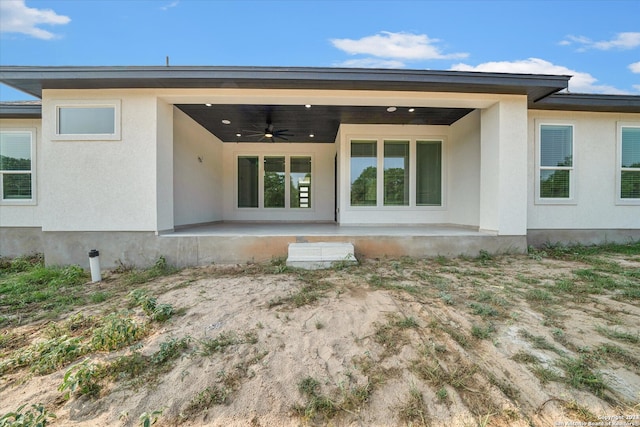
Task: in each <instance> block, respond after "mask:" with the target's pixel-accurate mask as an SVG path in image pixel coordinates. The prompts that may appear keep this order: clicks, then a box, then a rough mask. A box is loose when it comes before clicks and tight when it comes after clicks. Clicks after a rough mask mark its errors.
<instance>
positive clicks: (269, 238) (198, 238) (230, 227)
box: [158, 222, 526, 265]
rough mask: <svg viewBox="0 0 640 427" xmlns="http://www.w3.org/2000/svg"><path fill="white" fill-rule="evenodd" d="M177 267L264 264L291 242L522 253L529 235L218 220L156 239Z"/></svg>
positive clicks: (380, 249) (367, 254) (371, 250)
mask: <svg viewBox="0 0 640 427" xmlns="http://www.w3.org/2000/svg"><path fill="white" fill-rule="evenodd" d="M158 241H159V243H160V246H162V247H163V248H165V249H166V252H165V253H172V254H173V257H175V258H174V261H175V262H176V263H177V264H178V265H204V264H211V263H222V264H224V263H242V262H247V260H249V261H252V262H263V261H268V260H270V259H273V258H278V257H285V256H286V255H287V249H288V245H289V243H306V242H309V243H313V242H343V243H352V244H353V245H354V247H355V253H356V256H357V257H359V258H384V257H388V258H397V257H402V256H411V257H418V258H424V257H436V256H439V255H442V256H458V255H465V256H477V255H478V254H479V252H480V250H486V251H488V252H491V253H502V252H524V251H525V250H526V237H525V236H498V235H497V234H496V233H492V232H482V231H478V229H477V228H476V229H474V228H471V227H464V226H456V225H450V224H429V225H423V224H421V225H338V224H336V223H274V222H269V223H265V222H219V223H211V224H205V225H197V226H193V227H182V228H179V229H177V230H175V231H174V232H170V233H164V234H161V235H160V236H159V238H158Z"/></svg>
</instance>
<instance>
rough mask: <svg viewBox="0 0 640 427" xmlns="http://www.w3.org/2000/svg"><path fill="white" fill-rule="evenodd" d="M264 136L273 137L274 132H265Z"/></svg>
mask: <svg viewBox="0 0 640 427" xmlns="http://www.w3.org/2000/svg"><path fill="white" fill-rule="evenodd" d="M264 137H265V138H273V134H272V133H269V132H267V133H265V134H264Z"/></svg>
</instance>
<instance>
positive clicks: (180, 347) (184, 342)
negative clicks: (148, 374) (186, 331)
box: [151, 337, 191, 365]
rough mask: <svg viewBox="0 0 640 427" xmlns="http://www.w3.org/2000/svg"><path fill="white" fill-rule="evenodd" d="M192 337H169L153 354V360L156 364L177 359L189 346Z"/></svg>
mask: <svg viewBox="0 0 640 427" xmlns="http://www.w3.org/2000/svg"><path fill="white" fill-rule="evenodd" d="M190 341H191V338H190V337H184V338H180V339H177V338H169V339H168V340H166V341H164V342H162V343H160V349H159V350H158V351H157V352H155V353H154V354H153V356H152V357H151V362H153V363H154V364H156V365H162V364H165V363H167V362H169V361H171V360H174V359H177V358H178V357H180V356H181V355H182V353H183V352H184V351H185V350H187V349H188V348H189V342H190Z"/></svg>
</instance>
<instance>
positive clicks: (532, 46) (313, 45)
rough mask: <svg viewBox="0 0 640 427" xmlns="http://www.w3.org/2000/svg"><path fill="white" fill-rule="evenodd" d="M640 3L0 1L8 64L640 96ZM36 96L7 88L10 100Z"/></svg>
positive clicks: (3, 57)
mask: <svg viewBox="0 0 640 427" xmlns="http://www.w3.org/2000/svg"><path fill="white" fill-rule="evenodd" d="M639 17H640V1H638V0H622V1H616V0H609V1H597V0H592V1H579V0H572V1H552V0H548V1H507V0H502V1H480V0H478V1H462V0H459V1H426V0H423V1H419V0H414V1H402V0H396V1H382V0H380V1H378V0H355V1H339V0H323V1H305V0H285V1H268V0H255V1H242V0H238V1H222V0H0V65H52V66H57V65H164V64H165V58H166V56H169V58H170V64H171V65H246V66H311V67H365V68H366V67H378V68H408V69H433V70H469V71H492V72H522V73H542V74H570V75H573V76H574V77H573V78H572V79H571V81H570V83H569V90H570V91H571V92H579V93H611V94H636V95H640V18H639ZM18 99H30V97H29V96H28V95H26V94H23V93H21V92H18V91H15V90H13V89H11V88H8V87H7V86H0V100H3V101H8V100H18Z"/></svg>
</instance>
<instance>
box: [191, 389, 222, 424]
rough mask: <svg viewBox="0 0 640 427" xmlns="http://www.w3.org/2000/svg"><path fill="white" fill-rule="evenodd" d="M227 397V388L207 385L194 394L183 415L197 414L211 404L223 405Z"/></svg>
mask: <svg viewBox="0 0 640 427" xmlns="http://www.w3.org/2000/svg"><path fill="white" fill-rule="evenodd" d="M228 397H229V390H227V389H226V388H220V387H217V386H211V387H207V388H205V389H204V390H202V391H201V392H199V393H198V394H196V395H195V396H194V398H193V399H191V401H190V402H189V404H188V405H187V407H186V408H185V410H184V411H183V415H184V416H185V417H187V418H189V417H192V416H194V415H197V414H199V413H200V412H202V411H204V410H206V409H208V408H210V407H211V406H213V405H223V404H224V403H226V401H227V398H228Z"/></svg>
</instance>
